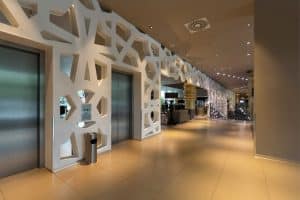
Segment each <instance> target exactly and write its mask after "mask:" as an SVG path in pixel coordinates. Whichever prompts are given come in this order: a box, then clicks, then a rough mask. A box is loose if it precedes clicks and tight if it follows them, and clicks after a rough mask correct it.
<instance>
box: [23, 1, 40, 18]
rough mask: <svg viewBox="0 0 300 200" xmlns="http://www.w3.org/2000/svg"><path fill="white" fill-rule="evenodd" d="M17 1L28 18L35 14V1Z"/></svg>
mask: <svg viewBox="0 0 300 200" xmlns="http://www.w3.org/2000/svg"><path fill="white" fill-rule="evenodd" d="M18 3H19V4H20V6H21V8H22V9H23V11H24V13H25V15H27V17H28V18H31V17H33V16H35V15H36V14H37V3H36V2H35V3H34V2H30V1H24V0H18Z"/></svg>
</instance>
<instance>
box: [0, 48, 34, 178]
mask: <svg viewBox="0 0 300 200" xmlns="http://www.w3.org/2000/svg"><path fill="white" fill-rule="evenodd" d="M38 67H39V55H38V54H33V53H29V52H25V51H21V50H16V49H13V48H9V47H5V46H0V177H5V176H9V175H12V174H15V173H18V172H22V171H26V170H30V169H33V168H36V167H38V162H39V150H38V148H39V145H38V139H39V137H38V127H39V125H38V118H39V114H38V113H39V92H38V91H39V72H38V71H39V70H38Z"/></svg>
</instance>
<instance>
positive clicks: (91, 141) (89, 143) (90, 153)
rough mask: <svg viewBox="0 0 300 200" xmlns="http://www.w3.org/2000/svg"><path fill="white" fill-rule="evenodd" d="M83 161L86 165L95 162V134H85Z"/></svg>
mask: <svg viewBox="0 0 300 200" xmlns="http://www.w3.org/2000/svg"><path fill="white" fill-rule="evenodd" d="M85 154H86V156H85V160H86V162H87V164H91V163H96V162H97V133H87V134H86V151H85Z"/></svg>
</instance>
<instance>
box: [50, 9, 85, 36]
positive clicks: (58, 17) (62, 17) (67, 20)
mask: <svg viewBox="0 0 300 200" xmlns="http://www.w3.org/2000/svg"><path fill="white" fill-rule="evenodd" d="M50 21H51V22H52V23H53V24H55V25H56V26H58V27H60V28H62V29H63V30H65V31H67V32H69V33H71V34H73V35H75V36H77V37H78V36H79V33H78V27H77V21H76V15H75V9H74V7H73V6H71V7H70V8H69V9H68V10H67V11H66V12H65V13H62V12H60V11H52V12H51V14H50Z"/></svg>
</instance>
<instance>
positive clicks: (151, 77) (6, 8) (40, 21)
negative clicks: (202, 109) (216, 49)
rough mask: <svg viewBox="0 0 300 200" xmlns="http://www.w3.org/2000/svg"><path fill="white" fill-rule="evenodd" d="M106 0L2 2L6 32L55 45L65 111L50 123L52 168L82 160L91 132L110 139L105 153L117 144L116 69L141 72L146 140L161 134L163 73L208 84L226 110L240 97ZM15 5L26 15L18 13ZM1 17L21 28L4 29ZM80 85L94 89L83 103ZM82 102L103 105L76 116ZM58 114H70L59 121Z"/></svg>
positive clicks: (215, 103)
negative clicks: (113, 126) (113, 76)
mask: <svg viewBox="0 0 300 200" xmlns="http://www.w3.org/2000/svg"><path fill="white" fill-rule="evenodd" d="M100 1H101V0H51V1H50V0H49V1H48V0H43V1H42V0H40V1H38V0H14V1H11V0H0V13H1V14H0V15H1V16H0V23H1V24H0V27H1V28H2V27H4V29H3V31H4V32H6V31H7V30H6V29H8V30H10V31H8V32H7V34H14V35H18V36H20V37H23V38H28V39H29V40H31V41H34V42H36V43H37V44H45V45H46V46H47V47H49V48H50V49H52V50H53V51H52V52H53V54H52V56H50V57H51V58H50V59H49V63H50V64H52V66H53V70H52V69H51V70H52V74H53V76H49V77H47V78H48V79H47V81H49V83H53V85H49V87H50V89H51V90H52V89H53V90H52V91H53V95H54V96H55V97H56V98H59V100H61V99H63V101H62V102H63V103H62V104H61V106H60V108H59V109H61V110H60V111H61V112H60V114H62V115H63V116H58V115H55V116H54V117H55V119H54V120H55V122H57V123H53V126H51V127H53V131H52V132H53V134H54V135H51V136H50V137H49V138H53V140H54V142H53V144H54V146H53V152H52V153H53V155H49V156H50V157H51V158H52V159H53V163H51V164H52V165H51V166H50V167H52V166H53V167H54V168H55V169H54V170H58V169H61V168H63V167H66V166H68V165H71V164H73V163H74V162H76V161H77V160H80V159H82V158H83V155H84V149H85V147H84V144H85V143H84V136H83V134H84V133H85V132H97V133H100V132H101V135H103V139H101V140H104V141H103V144H105V145H104V146H103V147H101V149H99V151H104V150H109V149H110V148H111V143H110V141H111V140H110V137H111V130H110V128H109V127H110V125H109V124H110V123H111V122H110V118H109V116H110V114H111V110H110V109H109V108H110V107H111V97H110V96H109V95H110V91H109V89H110V88H111V87H110V86H111V70H112V68H113V67H114V68H115V67H118V68H120V70H122V69H121V68H124V70H127V71H129V70H130V71H132V72H133V73H139V76H140V81H141V84H140V87H141V88H140V89H141V90H140V91H141V92H142V94H140V97H139V98H140V99H141V102H140V104H141V105H142V107H141V108H140V109H141V110H140V113H141V118H142V119H141V121H140V123H141V124H140V126H141V127H142V128H143V129H142V133H141V136H140V137H141V138H140V139H144V138H145V137H148V136H150V135H153V134H157V133H159V132H160V98H159V97H160V76H161V74H163V75H165V76H167V77H172V78H174V79H175V80H180V81H182V82H187V83H189V84H193V85H197V86H199V87H202V88H204V89H206V90H208V98H209V101H210V103H211V105H212V107H213V108H214V109H215V110H218V111H219V112H220V113H226V109H227V106H224V102H225V103H226V102H227V99H233V101H232V102H234V93H233V92H231V91H229V90H226V89H225V88H224V87H222V86H221V85H220V84H218V83H217V82H215V81H214V80H212V79H210V78H209V77H208V76H206V75H205V74H204V73H202V72H201V71H199V70H198V69H197V68H195V67H193V66H192V65H191V64H189V63H188V62H185V61H184V60H183V59H181V58H180V57H179V56H177V55H176V54H174V53H173V52H171V51H170V50H168V49H167V48H164V47H163V46H161V44H159V43H158V42H157V41H155V40H154V39H153V38H151V37H150V36H149V35H146V34H144V33H143V32H141V31H140V30H139V29H137V28H136V27H135V26H133V25H131V24H130V23H129V22H128V21H126V20H124V19H123V18H122V17H119V16H118V15H117V14H116V13H114V12H111V10H108V9H106V8H105V7H101V5H100V6H99V5H98V4H99V3H100ZM24 2H25V3H24ZM28 2H29V3H28ZM97 2H98V3H97ZM30 3H32V4H30ZM12 10H13V11H14V12H15V11H20V12H22V13H13V12H12ZM24 13H25V14H26V16H27V17H25V15H24ZM20 16H22V17H20ZM3 23H5V24H9V25H11V26H14V27H16V28H13V29H12V28H10V27H6V26H5V25H3ZM1 31H2V30H1ZM87 63H88V64H87ZM131 66H135V67H134V68H133V67H131ZM62 73H63V74H65V75H66V77H67V78H66V77H63V76H62ZM68 78H69V79H68ZM69 80H71V81H69ZM84 88H88V89H84ZM82 89H84V90H88V91H84V92H82V93H84V94H85V93H86V92H87V93H92V94H93V96H92V98H90V95H86V94H85V95H84V99H85V100H84V101H83V100H82V101H81V100H80V98H78V94H77V92H78V91H80V90H82ZM81 96H83V95H81ZM86 97H87V99H88V100H87V99H86ZM72 100H74V102H73V101H72ZM83 102H89V104H91V108H96V109H97V110H92V113H91V115H92V117H91V118H92V121H87V122H86V121H85V122H78V119H80V113H81V112H80V111H78V110H76V107H77V108H79V107H81V106H82V104H83ZM54 104H55V105H53V106H54V108H57V102H56V101H55V102H54ZM233 105H234V103H233ZM56 111H57V110H56ZM97 112H98V113H99V114H98V113H97ZM95 113H96V114H95ZM60 117H62V119H66V120H59V119H60ZM46 123H47V122H46ZM136 123H138V122H136ZM78 126H79V127H78ZM81 128H85V129H84V130H82V129H81ZM61 130H68V133H74V136H76V137H74V138H75V139H70V140H69V141H67V140H66V138H69V137H70V136H69V134H68V133H61ZM100 130H101V131H100ZM72 141H73V142H72ZM74 141H75V142H74ZM65 143H66V146H68V149H67V148H66V149H67V150H66V152H67V153H65V152H64V153H61V152H60V150H61V149H62V148H61V146H59V145H60V144H65ZM70 143H71V145H70ZM57 144H58V146H57ZM70 146H72V147H71V148H70ZM76 146H77V148H78V149H76ZM102 148H103V149H102ZM59 149H60V150H59ZM76 152H77V153H76ZM60 153H61V155H60ZM70 155H71V156H72V155H78V157H76V159H77V160H76V159H61V157H68V156H70Z"/></svg>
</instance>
